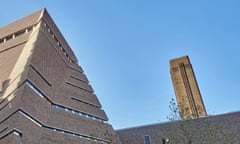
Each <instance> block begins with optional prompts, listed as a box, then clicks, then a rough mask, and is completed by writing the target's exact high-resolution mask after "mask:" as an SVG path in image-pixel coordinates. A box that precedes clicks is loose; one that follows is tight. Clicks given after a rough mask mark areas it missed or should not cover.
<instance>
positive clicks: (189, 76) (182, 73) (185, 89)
mask: <svg viewBox="0 0 240 144" xmlns="http://www.w3.org/2000/svg"><path fill="white" fill-rule="evenodd" d="M170 72H171V77H172V82H173V86H174V91H175V94H176V98H177V103H178V107H179V112H180V115H181V118H182V119H189V118H197V117H201V116H206V115H207V113H206V110H205V106H204V103H203V100H202V97H201V94H200V90H199V88H198V84H197V80H196V78H195V75H194V72H193V69H192V65H191V63H190V60H189V58H188V56H184V57H180V58H176V59H173V60H170Z"/></svg>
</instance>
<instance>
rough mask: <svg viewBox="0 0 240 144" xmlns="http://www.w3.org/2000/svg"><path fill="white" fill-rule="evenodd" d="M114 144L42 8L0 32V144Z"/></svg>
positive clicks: (81, 76)
mask: <svg viewBox="0 0 240 144" xmlns="http://www.w3.org/2000/svg"><path fill="white" fill-rule="evenodd" d="M6 143H8V144H92V143H99V144H110V143H119V141H118V137H117V135H116V134H115V132H114V130H113V128H112V126H111V125H110V124H109V123H108V118H107V116H106V114H105V112H104V110H103V109H102V107H101V104H100V102H99V101H98V99H97V97H96V95H95V94H94V91H93V88H92V87H91V85H90V84H89V81H88V79H87V77H86V75H85V74H84V71H83V70H82V68H81V67H80V66H79V65H78V63H77V58H76V56H75V55H74V53H73V51H72V50H71V48H70V47H69V45H68V44H67V42H66V41H65V39H64V37H63V36H62V34H61V32H60V31H59V29H58V28H57V26H56V25H55V23H54V21H53V20H52V18H51V17H50V15H49V14H48V12H47V10H46V9H41V10H39V11H37V12H35V13H33V14H30V15H28V16H26V17H24V18H22V19H20V20H17V21H15V22H13V23H10V24H8V25H6V26H4V27H2V28H1V29H0V144H6Z"/></svg>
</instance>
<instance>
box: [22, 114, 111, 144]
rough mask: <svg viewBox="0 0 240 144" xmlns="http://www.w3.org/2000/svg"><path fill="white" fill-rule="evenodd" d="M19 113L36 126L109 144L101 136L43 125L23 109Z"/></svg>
mask: <svg viewBox="0 0 240 144" xmlns="http://www.w3.org/2000/svg"><path fill="white" fill-rule="evenodd" d="M19 113H20V114H21V115H22V116H24V117H25V118H27V119H29V120H30V121H31V122H33V123H35V124H36V125H37V126H39V127H42V128H45V129H47V130H50V131H54V132H58V133H62V134H66V135H70V136H74V137H78V138H82V139H86V140H90V141H95V142H99V143H101V144H109V141H107V140H104V139H101V138H97V137H92V136H89V135H84V134H80V133H75V132H71V131H68V130H63V129H59V128H55V127H50V126H47V125H44V124H42V123H41V122H39V121H38V120H36V119H35V118H33V117H32V116H30V115H29V114H28V113H26V112H25V111H23V110H19Z"/></svg>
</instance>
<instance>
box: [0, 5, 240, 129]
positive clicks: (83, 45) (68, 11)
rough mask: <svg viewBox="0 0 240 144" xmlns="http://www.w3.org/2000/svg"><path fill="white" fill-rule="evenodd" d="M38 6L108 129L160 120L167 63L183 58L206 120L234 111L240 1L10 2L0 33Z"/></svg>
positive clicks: (167, 94)
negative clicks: (95, 100)
mask: <svg viewBox="0 0 240 144" xmlns="http://www.w3.org/2000/svg"><path fill="white" fill-rule="evenodd" d="M43 7H46V8H47V10H48V12H49V13H50V15H51V16H52V18H53V19H54V21H55V23H56V24H57V26H58V27H59V29H60V30H61V32H62V33H63V35H64V37H65V38H66V40H67V41H68V43H69V45H70V46H71V48H72V49H73V51H74V52H75V53H76V55H77V57H78V60H79V64H80V65H81V66H82V67H83V69H84V71H85V73H86V75H87V77H88V79H89V81H90V84H91V85H92V86H93V88H94V90H95V93H96V95H97V96H98V98H99V100H100V102H101V103H102V105H103V109H104V110H105V112H106V113H107V115H108V117H109V119H110V121H109V122H110V123H111V124H112V125H113V127H114V128H115V129H121V128H127V127H133V126H140V125H146V124H152V123H159V122H165V121H167V119H166V116H167V115H168V114H169V108H168V105H169V101H170V100H171V98H175V94H174V90H173V86H172V83H171V78H170V73H169V60H170V59H172V58H176V57H179V56H184V55H188V56H189V57H190V60H191V63H192V65H193V68H194V71H195V74H196V78H197V81H198V84H199V88H200V91H201V94H202V97H203V100H204V103H205V106H206V109H207V112H208V114H210V115H216V114H222V113H228V112H234V111H239V110H240V104H239V101H240V97H239V91H238V90H239V88H240V87H239V81H240V76H239V73H240V67H239V62H240V61H239V56H240V40H239V38H240V9H239V7H240V1H239V0H227V1H226V0H225V1H223V0H201V1H200V0H199V1H198V0H196V1H192V0H181V1H179V0H148V1H147V0H128V1H127V0H87V1H86V0H72V1H69V0H62V1H56V0H55V1H54V0H52V1H50V0H36V1H21V0H9V1H2V2H1V6H0V13H1V14H0V26H1V27H2V26H4V25H6V24H8V23H10V22H12V21H14V20H16V19H19V18H21V17H23V16H25V15H28V14H30V13H32V12H34V11H36V10H39V9H40V8H43Z"/></svg>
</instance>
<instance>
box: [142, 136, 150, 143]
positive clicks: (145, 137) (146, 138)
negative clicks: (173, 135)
mask: <svg viewBox="0 0 240 144" xmlns="http://www.w3.org/2000/svg"><path fill="white" fill-rule="evenodd" d="M144 144H151V137H150V136H149V135H144Z"/></svg>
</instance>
